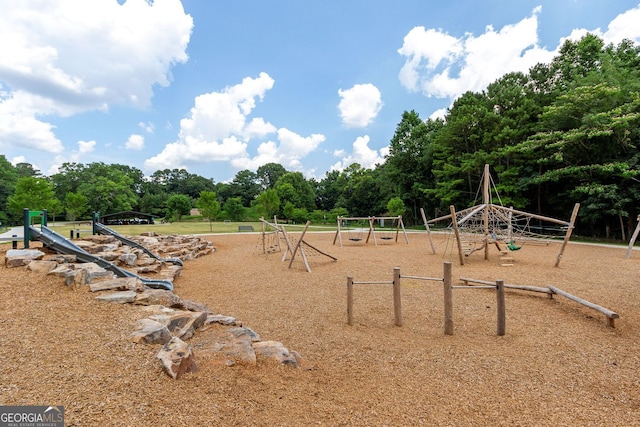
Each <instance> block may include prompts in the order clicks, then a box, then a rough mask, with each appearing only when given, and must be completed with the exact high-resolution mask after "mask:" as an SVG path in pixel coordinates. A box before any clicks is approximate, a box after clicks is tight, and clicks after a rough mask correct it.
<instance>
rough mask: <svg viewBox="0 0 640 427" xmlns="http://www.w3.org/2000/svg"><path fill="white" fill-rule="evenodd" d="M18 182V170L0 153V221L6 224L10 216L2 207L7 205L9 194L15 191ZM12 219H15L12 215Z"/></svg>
mask: <svg viewBox="0 0 640 427" xmlns="http://www.w3.org/2000/svg"><path fill="white" fill-rule="evenodd" d="M17 182H18V172H17V171H16V168H15V167H13V165H12V164H11V163H10V162H9V161H8V160H7V158H6V157H5V156H4V154H0V222H1V223H3V224H8V223H9V220H10V216H9V215H7V212H6V211H5V209H4V207H5V206H7V202H8V200H9V196H11V195H12V194H13V192H14V191H15V187H16V183H17ZM12 217H13V218H12V219H17V217H15V215H12Z"/></svg>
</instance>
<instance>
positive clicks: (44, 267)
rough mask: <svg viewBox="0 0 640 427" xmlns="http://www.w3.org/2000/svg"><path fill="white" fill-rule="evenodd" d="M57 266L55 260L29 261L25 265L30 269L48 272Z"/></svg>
mask: <svg viewBox="0 0 640 427" xmlns="http://www.w3.org/2000/svg"><path fill="white" fill-rule="evenodd" d="M57 266H58V263H57V262H55V261H31V262H30V263H29V265H28V266H27V268H28V269H29V270H31V271H36V272H38V273H44V274H48V273H49V272H50V271H51V270H53V269H54V268H56V267H57Z"/></svg>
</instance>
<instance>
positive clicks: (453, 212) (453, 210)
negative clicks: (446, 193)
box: [449, 205, 464, 265]
mask: <svg viewBox="0 0 640 427" xmlns="http://www.w3.org/2000/svg"><path fill="white" fill-rule="evenodd" d="M449 210H450V211H451V221H452V222H453V232H454V233H455V234H456V241H457V242H458V256H459V257H460V265H464V254H463V253H462V242H461V241H460V230H458V221H456V208H455V207H454V206H453V205H451V206H449Z"/></svg>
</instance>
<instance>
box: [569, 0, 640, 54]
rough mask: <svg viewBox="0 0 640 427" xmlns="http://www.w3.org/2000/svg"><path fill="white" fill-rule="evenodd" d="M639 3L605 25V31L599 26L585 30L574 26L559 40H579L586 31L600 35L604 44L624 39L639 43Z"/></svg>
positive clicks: (615, 42)
mask: <svg viewBox="0 0 640 427" xmlns="http://www.w3.org/2000/svg"><path fill="white" fill-rule="evenodd" d="M638 22H640V5H638V6H636V7H635V8H633V9H629V10H627V11H625V12H623V13H621V14H619V15H618V16H616V17H615V18H613V20H612V21H611V22H609V25H608V27H607V31H604V32H603V31H602V30H601V29H600V28H596V29H594V30H587V29H585V28H576V29H574V30H573V31H571V34H570V35H569V36H568V37H566V38H563V39H562V40H561V42H562V43H564V40H565V39H569V40H574V41H575V40H579V39H580V38H582V37H583V36H584V35H586V34H587V33H592V34H595V35H597V36H598V37H601V38H602V39H603V40H604V42H605V44H609V43H613V44H614V45H615V44H618V43H620V42H621V41H622V40H624V39H629V40H632V41H634V42H636V43H640V26H639V25H638Z"/></svg>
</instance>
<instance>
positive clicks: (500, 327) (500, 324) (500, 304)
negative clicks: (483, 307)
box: [496, 280, 507, 336]
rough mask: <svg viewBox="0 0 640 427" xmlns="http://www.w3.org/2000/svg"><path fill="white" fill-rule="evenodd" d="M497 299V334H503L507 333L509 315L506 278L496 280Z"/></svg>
mask: <svg viewBox="0 0 640 427" xmlns="http://www.w3.org/2000/svg"><path fill="white" fill-rule="evenodd" d="M496 299H497V304H496V307H497V308H498V321H497V334H498V335H500V336H502V335H504V334H505V328H506V317H507V316H506V309H505V301H504V280H496Z"/></svg>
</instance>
